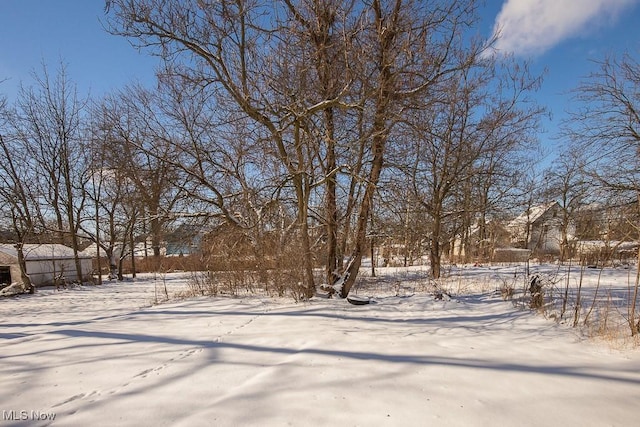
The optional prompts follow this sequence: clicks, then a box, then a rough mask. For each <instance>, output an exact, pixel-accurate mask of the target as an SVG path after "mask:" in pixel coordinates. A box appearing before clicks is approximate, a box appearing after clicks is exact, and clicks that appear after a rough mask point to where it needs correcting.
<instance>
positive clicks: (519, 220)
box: [507, 202, 558, 229]
mask: <svg viewBox="0 0 640 427" xmlns="http://www.w3.org/2000/svg"><path fill="white" fill-rule="evenodd" d="M557 203H558V202H549V203H544V204H542V205H537V206H532V207H530V208H529V209H528V210H527V211H525V212H523V213H522V214H520V215H519V216H518V217H516V218H514V219H513V220H511V222H509V224H508V225H507V227H509V228H512V229H514V228H520V227H524V226H526V225H527V224H533V223H535V222H536V221H537V220H538V219H539V218H540V217H541V216H542V215H544V214H545V213H546V212H547V211H548V210H549V209H551V208H552V207H553V206H555V205H556V204H557Z"/></svg>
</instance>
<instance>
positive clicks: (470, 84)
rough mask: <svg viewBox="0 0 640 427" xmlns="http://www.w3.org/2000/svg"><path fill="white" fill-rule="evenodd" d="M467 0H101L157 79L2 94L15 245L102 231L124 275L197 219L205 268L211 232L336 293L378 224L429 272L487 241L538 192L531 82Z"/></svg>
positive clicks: (41, 83) (2, 173) (215, 243)
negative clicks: (135, 253)
mask: <svg viewBox="0 0 640 427" xmlns="http://www.w3.org/2000/svg"><path fill="white" fill-rule="evenodd" d="M478 7H479V5H478V4H477V2H475V1H473V0H448V1H444V0H428V1H415V0H414V1H411V0H390V1H381V0H371V1H355V0H322V1H310V0H298V1H294V0H279V1H261V0H233V1H231V0H216V1H203V0H197V1H196V0H189V1H181V2H174V1H164V0H113V1H111V2H110V8H109V11H108V14H107V16H106V20H107V26H108V28H109V30H110V32H112V33H113V34H116V35H120V36H125V37H127V38H129V39H130V40H131V41H132V42H133V43H134V44H135V45H137V46H138V47H140V48H142V49H144V50H145V51H147V52H149V53H151V54H155V55H158V56H159V58H160V59H161V61H162V62H161V64H162V65H161V67H160V68H159V72H158V76H157V84H156V86H155V87H153V88H149V87H142V86H139V85H131V86H129V87H126V88H122V89H121V90H120V91H117V92H114V93H112V94H110V95H108V96H105V97H104V98H102V99H91V100H90V99H83V98H82V97H81V96H80V95H79V94H77V92H76V90H75V88H74V85H73V83H72V81H70V79H69V78H68V76H67V73H66V70H65V69H64V67H61V69H60V70H58V74H57V75H56V76H51V75H50V74H49V71H48V70H47V69H44V70H43V71H42V73H40V74H37V75H36V80H35V82H34V85H33V86H31V87H26V88H25V89H23V90H22V91H21V93H20V94H19V96H18V99H17V101H16V102H15V104H13V105H8V104H7V103H6V102H4V103H3V104H2V106H1V107H2V108H1V109H0V111H1V116H0V136H1V137H2V139H1V146H2V149H3V152H4V155H5V156H6V158H7V161H5V162H3V163H2V165H1V166H0V179H1V180H2V182H1V183H0V188H1V190H0V197H1V198H2V200H3V203H2V206H3V214H4V215H5V217H6V218H9V222H8V224H6V227H7V228H10V229H11V232H12V235H13V239H14V240H15V241H16V242H17V243H27V242H32V241H42V240H43V239H46V240H47V241H59V242H64V243H67V244H69V245H70V246H72V247H73V248H74V249H76V251H77V250H79V249H80V247H81V246H82V242H83V241H91V242H93V243H96V244H97V246H98V247H99V248H100V250H101V251H102V252H103V253H104V255H105V256H106V257H107V259H108V260H109V262H110V264H111V268H112V273H113V274H117V273H118V271H119V272H120V274H121V272H122V268H121V266H122V260H123V259H124V258H125V257H126V256H127V254H128V253H130V252H131V250H132V248H133V247H134V245H135V243H136V242H139V241H141V240H142V241H145V242H146V241H150V242H151V243H150V248H149V255H150V257H151V258H152V259H155V260H156V261H155V268H160V258H161V257H160V247H161V245H162V241H163V239H164V238H165V236H166V233H167V231H168V230H169V229H170V228H174V229H175V228H176V227H177V225H183V226H184V225H188V224H197V225H198V226H199V227H204V229H206V230H208V231H210V232H211V233H210V234H209V235H208V238H207V239H205V240H204V241H205V242H208V243H207V245H208V247H207V248H203V249H204V250H203V254H205V255H203V256H204V257H209V258H207V259H203V262H204V263H205V264H207V265H212V263H213V262H214V258H215V257H216V256H218V257H219V256H220V251H224V248H221V247H220V246H221V245H220V242H222V241H224V242H226V243H225V245H223V246H225V248H226V249H227V250H228V253H229V254H231V253H233V254H234V255H233V256H234V257H236V258H237V259H238V261H239V262H241V263H246V264H251V266H252V267H251V268H255V269H257V270H259V271H262V270H269V271H279V272H286V275H285V276H278V277H279V278H280V279H278V280H281V278H282V277H286V278H287V280H288V281H290V282H291V283H292V284H293V285H294V286H295V292H296V293H297V296H298V297H309V296H311V295H313V293H314V292H315V289H316V285H317V284H318V283H317V282H319V281H321V282H324V283H328V284H329V285H331V286H332V289H333V290H334V291H335V292H336V293H337V294H339V295H340V296H342V297H345V296H346V295H347V294H348V293H349V290H350V288H351V287H352V286H353V284H354V282H355V280H356V277H357V274H358V270H359V267H360V265H361V262H362V258H363V256H366V254H367V250H368V244H370V241H371V239H372V238H375V237H376V236H384V237H385V238H389V239H393V240H394V241H396V242H398V243H402V244H403V245H404V247H405V248H411V247H413V248H417V247H420V249H416V251H422V250H423V249H424V250H426V252H427V253H428V254H429V260H430V263H431V273H432V275H433V276H434V277H436V278H437V277H439V276H440V274H441V269H440V265H441V260H442V258H443V256H444V255H445V254H446V253H447V251H450V250H451V249H450V248H451V244H450V243H451V241H452V240H453V238H454V237H455V236H463V239H462V244H463V245H469V246H470V245H476V246H477V244H478V242H485V241H487V240H488V235H489V234H490V223H491V220H492V219H495V218H498V217H500V215H503V214H505V213H506V212H508V211H510V210H511V209H512V208H514V207H515V205H516V204H517V203H520V199H522V200H525V199H527V197H529V196H531V195H532V194H533V193H532V192H530V191H527V190H526V183H527V182H526V179H523V178H527V174H526V173H523V171H524V170H525V169H526V167H527V165H529V164H530V163H531V162H532V158H531V154H532V153H536V150H537V141H536V137H535V135H536V133H537V131H538V120H539V118H540V115H541V114H542V113H543V110H542V109H541V108H540V107H539V106H537V105H536V104H535V103H534V102H532V100H531V99H530V95H531V93H532V92H534V91H535V90H536V89H537V88H538V87H539V85H540V84H541V80H540V78H539V77H537V76H532V75H531V74H530V73H529V70H528V69H527V67H526V66H523V65H522V64H519V63H517V62H515V61H512V60H511V59H509V58H507V59H504V58H500V57H497V56H495V55H492V54H491V45H492V40H481V39H479V38H477V37H475V36H474V30H473V29H474V24H475V23H476V22H477V19H478V15H477V10H478ZM596 87H597V85H596V84H591V85H590V84H589V83H587V86H586V87H585V88H582V89H581V92H580V93H581V94H583V95H582V96H587V97H588V96H590V94H591V93H593V96H595V95H596V94H595V92H590V90H589V89H595V88H596ZM633 101H635V100H633ZM603 108H604V107H603ZM625 111H626V110H625ZM593 120H594V119H593V118H585V119H584V120H583V121H582V123H595V122H594V121H593ZM604 121H605V122H609V123H612V125H613V122H612V121H611V120H604ZM621 124H622V123H621ZM584 129H585V132H586V129H588V127H586V126H585V127H584ZM576 135H577V134H576ZM589 135H592V132H591V131H589ZM589 135H586V134H585V135H583V136H585V137H584V138H583V137H578V136H576V138H575V141H576V142H580V141H583V140H590V141H595V140H597V137H596V136H593V137H592V138H591V139H589V138H587V137H586V136H589ZM613 139H615V138H613ZM613 139H612V140H613ZM632 144H633V143H632ZM635 144H636V145H632V146H633V147H635V151H633V152H632V155H633V158H634V161H635V162H637V161H638V159H639V158H640V156H639V155H638V154H639V150H640V149H638V148H637V147H638V146H637V142H635ZM623 151H624V150H623ZM617 152H618V151H616V153H617ZM613 154H614V153H613V151H612V155H613ZM576 164H578V163H576ZM582 164H583V163H580V165H582ZM584 164H585V165H586V164H587V163H584ZM589 164H594V163H593V162H592V163H589ZM561 166H562V167H566V168H570V166H571V165H570V164H567V165H561ZM579 170H580V172H581V173H583V172H585V173H586V171H587V168H580V169H579ZM596 170H598V171H601V170H602V169H601V168H596ZM637 170H638V169H636V174H637ZM626 172H629V171H626ZM615 176H619V175H615ZM625 176H626V175H625ZM633 176H634V175H633V173H631V174H630V175H629V177H630V178H629V179H631V177H633ZM558 179H560V175H559V176H558ZM576 179H577V178H576ZM633 179H635V178H633ZM599 182H602V183H603V185H605V184H606V185H612V181H611V179H609V177H606V176H604V175H599ZM633 182H635V181H633ZM623 184H624V185H627V187H625V191H632V192H633V191H636V192H637V186H635V187H633V185H632V186H631V188H629V187H628V184H629V183H628V182H626V181H625V182H624V183H620V182H616V183H615V185H616V186H620V185H623ZM565 187H566V188H567V189H569V190H571V191H574V189H575V191H578V189H579V188H582V187H580V186H579V185H573V184H571V185H569V184H568V183H567V185H566V186H565ZM525 196H527V197H525ZM567 197H568V196H567ZM574 198H575V200H582V199H581V198H580V197H578V196H575V197H574ZM571 200H573V199H571ZM571 200H570V199H567V201H566V203H565V204H566V206H567V209H568V210H567V212H568V213H570V209H572V208H571V207H572V206H574V204H573V202H572V201H571ZM472 226H475V227H478V228H479V230H480V231H479V234H478V237H474V238H473V239H471V238H470V237H469V236H468V234H465V233H466V232H465V230H469V229H471V227H472ZM216 236H220V238H219V239H217V240H216ZM465 236H466V239H465V238H464V237H465ZM480 246H481V247H480V248H479V249H476V251H479V252H480V253H483V252H484V253H485V255H486V253H487V252H488V251H489V248H487V247H482V244H480ZM211 248H218V250H219V251H218V252H216V253H214V252H213V251H212V249H211ZM470 252H471V250H468V251H467V253H470ZM118 264H120V268H119V269H118ZM320 266H322V267H323V269H324V274H323V276H324V277H322V278H318V277H317V275H314V272H315V271H317V268H318V267H320ZM205 267H206V265H205ZM79 268H80V265H79V263H78V269H79ZM261 280H264V281H269V280H272V279H269V276H268V275H264V276H263V278H262V279H261Z"/></svg>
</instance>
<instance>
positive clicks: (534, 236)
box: [507, 202, 575, 255]
mask: <svg viewBox="0 0 640 427" xmlns="http://www.w3.org/2000/svg"><path fill="white" fill-rule="evenodd" d="M569 228H570V229H569V230H567V231H568V234H569V236H570V238H571V239H573V235H574V233H575V226H573V225H571V226H570V227H569ZM507 229H508V230H509V233H510V235H511V245H512V246H513V247H516V248H522V249H529V250H531V251H533V252H534V253H538V254H553V255H557V254H559V253H560V251H561V243H562V213H561V208H560V205H559V204H558V202H550V203H545V204H542V205H538V206H532V207H531V208H530V209H528V210H527V211H525V212H524V213H522V214H521V215H519V216H518V217H517V218H515V219H513V220H512V221H510V222H509V223H508V224H507Z"/></svg>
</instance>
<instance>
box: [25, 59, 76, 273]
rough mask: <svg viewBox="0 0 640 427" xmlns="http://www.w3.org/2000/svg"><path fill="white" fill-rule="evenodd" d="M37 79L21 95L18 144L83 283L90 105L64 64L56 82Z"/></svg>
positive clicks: (45, 76)
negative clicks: (81, 228) (86, 137)
mask: <svg viewBox="0 0 640 427" xmlns="http://www.w3.org/2000/svg"><path fill="white" fill-rule="evenodd" d="M34 78H35V86H31V87H22V88H21V90H20V93H19V95H18V100H17V108H16V112H15V115H14V116H13V128H14V130H15V139H16V141H17V143H19V144H20V148H19V150H18V151H20V152H22V153H23V154H24V155H27V156H28V157H29V159H30V163H31V165H32V166H33V168H34V171H37V174H34V180H33V181H32V182H31V185H33V186H38V187H39V192H40V200H41V201H44V202H45V205H43V206H41V211H42V217H43V218H45V219H46V220H47V223H48V224H51V225H50V226H49V227H48V228H49V231H50V232H52V233H53V234H54V235H55V236H57V239H58V240H59V241H61V242H62V243H66V244H68V245H69V246H71V248H72V249H73V252H74V258H75V268H76V277H77V278H78V280H82V279H83V277H84V274H83V272H82V265H81V262H80V258H79V252H80V240H79V236H78V230H79V223H80V212H81V211H82V210H83V206H84V202H85V198H84V180H85V179H87V175H86V174H85V171H86V170H85V162H84V158H83V152H82V149H81V147H82V140H83V133H82V132H83V129H82V120H83V118H82V116H83V110H84V108H85V105H86V102H85V100H82V99H80V98H79V97H78V94H77V91H76V88H75V86H74V85H73V83H72V82H71V81H70V79H69V77H68V75H67V72H66V67H65V66H64V65H61V67H60V70H59V71H58V74H57V75H56V76H55V77H51V76H50V75H49V72H48V70H47V68H46V67H43V70H42V74H40V75H38V74H34ZM49 209H50V211H49V212H47V211H48V210H49ZM49 218H51V219H52V221H48V220H49Z"/></svg>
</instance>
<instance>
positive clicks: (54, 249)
mask: <svg viewBox="0 0 640 427" xmlns="http://www.w3.org/2000/svg"><path fill="white" fill-rule="evenodd" d="M23 250H24V257H25V259H26V260H27V261H35V260H48V259H70V258H73V249H71V248H70V247H68V246H65V245H60V244H57V243H46V244H35V243H25V244H24V245H23ZM0 252H3V253H5V254H7V255H9V256H11V257H14V258H16V259H17V258H18V251H17V249H16V247H15V245H13V244H7V243H2V244H0ZM78 256H79V257H80V258H91V255H89V254H85V253H83V252H80V253H79V254H78Z"/></svg>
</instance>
